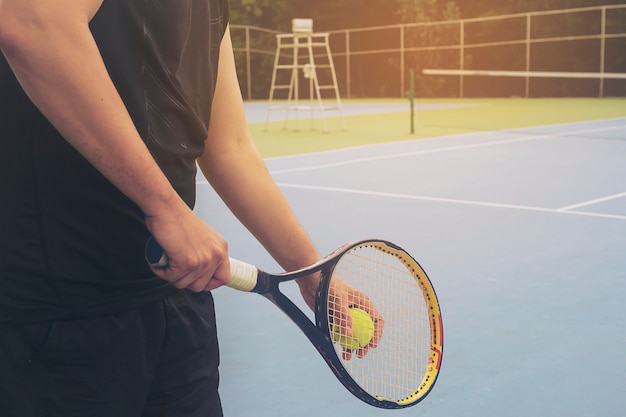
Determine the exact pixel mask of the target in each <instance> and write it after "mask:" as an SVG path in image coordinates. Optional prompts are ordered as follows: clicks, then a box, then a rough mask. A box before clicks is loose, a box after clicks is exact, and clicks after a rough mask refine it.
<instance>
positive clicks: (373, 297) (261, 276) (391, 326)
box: [146, 238, 443, 409]
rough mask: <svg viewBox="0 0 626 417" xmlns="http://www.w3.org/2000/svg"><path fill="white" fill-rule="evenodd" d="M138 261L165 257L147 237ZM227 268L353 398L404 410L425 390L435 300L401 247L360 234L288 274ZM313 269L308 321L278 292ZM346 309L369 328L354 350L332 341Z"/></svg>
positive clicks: (434, 351)
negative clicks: (279, 314) (283, 319)
mask: <svg viewBox="0 0 626 417" xmlns="http://www.w3.org/2000/svg"><path fill="white" fill-rule="evenodd" d="M146 259H147V261H148V262H149V263H150V264H151V265H152V266H154V267H157V268H165V267H167V265H168V258H167V255H166V254H165V253H164V252H163V249H162V248H161V247H160V246H159V244H158V243H157V242H156V241H155V240H154V239H152V238H151V239H150V240H149V242H148V244H147V246H146ZM230 269H231V281H230V282H229V283H228V284H227V285H228V286H229V287H232V288H235V289H238V290H241V291H247V292H255V293H258V294H261V295H262V296H264V297H266V298H268V299H269V300H270V301H271V302H272V303H274V304H275V305H276V306H277V307H278V308H280V309H281V310H282V311H283V312H284V313H285V314H287V316H289V318H291V320H293V322H295V323H296V324H297V325H298V327H299V328H300V330H302V332H303V333H304V334H305V335H306V336H307V337H308V338H309V340H310V341H311V343H313V345H314V346H315V347H316V348H317V350H318V351H319V353H320V354H321V356H322V357H323V358H324V360H325V361H326V363H327V364H328V366H329V367H330V369H331V370H332V372H333V373H334V374H335V375H336V377H337V378H338V379H339V381H341V383H342V384H343V385H344V386H345V387H346V388H347V389H348V390H349V391H350V392H351V393H352V394H354V395H355V396H356V397H357V398H359V399H360V400H362V401H364V402H366V403H368V404H370V405H372V406H375V407H379V408H386V409H397V408H405V407H410V406H412V405H415V404H417V403H418V402H420V401H421V400H423V399H424V398H425V397H426V395H428V393H429V392H430V391H431V390H432V388H433V386H434V384H435V381H436V380H437V376H438V374H439V369H440V366H441V360H442V353H443V325H442V321H441V313H440V309H439V303H438V301H437V296H436V294H435V291H434V289H433V286H432V284H431V282H430V280H429V279H428V277H427V275H426V273H425V272H424V270H423V269H422V268H421V267H420V265H419V264H418V263H417V261H415V259H413V257H411V256H410V255H409V254H408V253H407V252H405V251H404V250H403V249H402V248H400V247H398V246H396V245H395V244H393V243H390V242H387V241H383V240H375V239H367V240H361V241H357V242H351V243H348V244H346V245H344V246H342V247H340V248H339V249H337V250H336V251H334V252H333V253H331V254H330V255H328V256H326V257H325V258H323V259H321V260H320V261H319V262H317V263H315V264H313V265H311V266H309V267H306V268H303V269H300V270H297V271H294V272H286V273H280V274H269V273H267V272H264V271H262V270H260V269H258V268H256V267H255V266H253V265H250V264H247V263H245V262H242V261H239V260H236V259H232V258H231V259H230ZM314 273H319V274H320V283H319V286H318V288H317V293H316V296H315V323H313V322H312V321H311V320H310V319H309V318H308V317H307V316H306V315H305V313H304V312H302V310H300V308H298V307H297V306H296V305H295V304H294V303H293V302H292V301H291V300H290V299H289V298H287V296H285V295H284V294H283V293H282V292H281V291H280V289H279V284H281V283H283V282H286V281H291V280H294V279H296V278H300V277H304V276H307V275H311V274H314ZM349 308H359V309H360V310H362V311H365V312H366V313H367V315H369V316H370V318H371V319H372V323H373V325H374V335H373V337H372V339H371V341H370V342H369V343H368V344H367V345H365V346H360V345H359V346H358V347H357V346H354V349H350V348H346V347H345V346H346V343H345V342H344V343H343V345H342V344H340V343H338V342H337V341H335V340H334V339H338V340H339V337H340V336H341V335H345V334H347V333H346V332H349V330H347V329H346V328H345V327H348V326H350V325H351V322H352V317H354V316H352V315H351V314H346V311H348V310H349ZM347 316H350V317H351V318H349V319H348V318H347ZM349 347H350V346H349Z"/></svg>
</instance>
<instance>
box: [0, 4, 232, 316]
mask: <svg viewBox="0 0 626 417" xmlns="http://www.w3.org/2000/svg"><path fill="white" fill-rule="evenodd" d="M227 22H228V0H160V1H158V2H156V1H154V2H153V1H145V0H105V1H104V2H103V4H102V7H101V9H100V10H99V11H98V13H97V14H96V16H95V17H94V19H93V20H92V22H91V24H90V27H91V30H92V33H93V35H94V38H95V40H96V42H97V44H98V47H99V48H100V51H101V54H102V56H103V58H104V62H105V65H106V66H107V69H108V71H109V74H110V75H111V78H112V79H113V82H114V84H115V85H116V87H117V89H118V91H119V93H120V95H121V96H122V99H123V101H124V103H125V104H126V107H127V109H128V111H129V113H130V115H131V117H132V119H133V121H134V123H135V126H136V127H137V130H138V131H139V134H140V135H141V137H142V138H143V140H144V141H145V142H146V144H147V145H148V148H149V149H150V152H151V153H152V155H153V156H154V158H155V160H156V161H157V163H158V164H159V166H160V167H161V169H162V170H163V171H164V173H165V174H166V176H167V177H168V179H169V180H170V182H171V183H172V185H173V186H174V188H175V189H176V191H177V192H178V193H179V194H180V196H181V197H182V198H183V199H184V200H185V202H186V203H187V204H188V205H189V206H190V207H193V205H194V203H195V174H196V165H195V159H196V158H197V157H198V156H199V155H200V154H201V153H202V152H203V150H204V139H205V138H206V133H207V126H208V123H209V117H210V110H211V102H212V98H213V92H214V88H215V82H216V77H217V65H218V51H219V45H220V42H221V39H222V37H223V35H224V31H225V30H226V25H227ZM147 237H148V231H147V229H146V227H145V222H144V217H143V214H142V213H141V211H140V210H139V208H138V207H137V206H136V205H135V204H134V203H132V202H131V201H130V200H129V199H127V198H126V197H125V196H124V195H123V194H122V193H121V192H119V191H118V190H117V189H116V188H115V187H114V186H113V185H112V184H111V183H110V182H109V181H108V180H106V179H105V178H104V177H103V176H102V175H101V174H100V173H99V172H98V171H96V170H95V169H94V168H93V167H92V166H91V165H90V164H89V163H88V162H87V161H86V160H85V159H84V158H83V157H82V156H81V155H80V154H78V152H77V151H76V150H75V149H74V148H72V147H71V146H70V145H69V144H68V143H67V142H66V141H65V140H64V139H63V138H62V137H61V136H60V135H59V133H58V132H57V131H56V129H54V127H53V126H52V125H51V124H50V123H49V122H48V121H47V120H46V119H45V118H44V117H43V116H42V114H41V113H40V112H39V111H38V110H37V109H36V107H35V106H34V105H33V104H32V103H31V102H30V100H29V99H28V97H27V96H26V95H25V93H24V92H23V91H22V89H21V87H20V86H19V84H18V83H17V81H16V79H15V77H14V76H13V74H12V72H11V70H10V68H9V66H8V64H7V63H6V61H5V60H4V57H3V56H1V55H0V326H2V325H8V324H11V323H15V322H22V321H33V320H46V319H57V318H65V317H78V316H84V315H92V314H100V313H106V312H114V311H120V310H124V309H127V308H132V307H136V306H139V305H142V304H144V303H147V302H151V301H154V300H156V299H159V298H161V297H162V296H163V295H165V294H167V293H168V292H170V291H173V287H172V286H170V285H169V284H167V283H166V282H164V281H162V280H160V279H159V278H157V277H155V276H154V275H153V274H152V273H151V271H150V269H149V268H148V267H147V265H146V262H145V260H144V256H143V252H144V245H145V242H146V239H147Z"/></svg>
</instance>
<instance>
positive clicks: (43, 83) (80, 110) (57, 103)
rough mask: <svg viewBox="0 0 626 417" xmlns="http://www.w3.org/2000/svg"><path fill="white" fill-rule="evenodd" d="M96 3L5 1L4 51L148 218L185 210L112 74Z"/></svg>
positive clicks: (39, 100)
mask: <svg viewBox="0 0 626 417" xmlns="http://www.w3.org/2000/svg"><path fill="white" fill-rule="evenodd" d="M24 2H25V3H28V1H26V0H24ZM43 3H46V2H43ZM43 3H42V4H43ZM87 3H89V2H87ZM92 3H95V4H94V5H93V7H92V9H86V8H84V7H83V8H78V7H77V8H76V9H72V8H71V6H70V7H69V10H65V12H64V13H62V12H59V11H51V10H41V7H44V8H45V6H36V7H33V6H31V7H32V8H30V9H27V8H26V9H24V8H23V9H22V10H19V6H22V7H24V6H23V4H22V5H19V4H18V7H16V6H15V4H16V3H13V2H7V1H4V2H1V3H0V24H2V25H3V26H4V27H3V28H2V29H0V33H1V37H0V47H2V51H3V53H4V54H5V56H6V58H7V60H8V62H9V63H10V65H11V67H12V69H13V71H14V73H15V74H16V76H17V78H18V80H19V81H20V84H21V85H22V87H23V88H24V90H25V91H26V93H27V94H28V95H29V97H30V98H31V100H32V101H33V103H34V104H35V105H36V106H37V107H38V108H39V109H40V110H41V112H42V113H43V114H44V115H45V116H46V117H47V118H48V119H49V120H50V122H51V123H52V124H53V125H54V126H55V127H56V128H57V130H58V131H59V132H60V133H61V134H62V135H63V136H64V138H65V139H66V140H67V141H68V142H69V143H70V144H71V145H72V146H73V147H75V148H76V149H77V150H78V151H79V152H80V153H81V154H82V155H83V156H84V157H85V158H86V159H87V160H89V161H90V162H91V163H92V164H93V165H94V166H95V167H96V168H97V169H98V170H99V171H100V172H102V174H103V175H105V176H106V177H107V178H108V179H109V180H110V181H111V182H112V183H113V184H115V185H116V186H117V187H118V188H119V189H120V190H121V191H122V192H124V193H125V194H126V195H127V196H128V197H129V198H130V199H131V200H133V201H134V202H135V203H137V204H138V205H139V206H140V207H141V208H142V210H143V211H144V212H145V213H146V214H147V215H148V216H152V215H158V214H160V213H165V212H167V211H168V210H171V209H172V208H173V207H179V208H178V209H179V210H181V209H182V206H181V202H180V201H179V199H178V197H177V195H176V193H175V192H174V190H172V188H171V187H170V186H169V182H168V181H167V179H166V178H165V177H164V176H163V174H162V173H161V171H160V169H159V168H158V166H157V165H156V163H155V162H154V160H153V158H152V157H151V155H150V153H149V151H148V150H147V148H146V146H145V145H144V143H143V141H142V140H141V138H140V137H139V134H138V133H137V130H136V128H135V126H134V124H133V122H132V120H131V118H130V116H129V115H128V112H127V111H126V108H125V106H124V104H123V103H122V100H121V99H120V97H119V95H118V93H117V90H116V89H115V87H114V85H113V83H112V82H111V79H110V77H109V76H108V73H107V70H106V68H105V66H104V63H103V61H102V58H101V56H100V54H99V51H98V48H97V46H96V44H95V41H94V39H93V37H92V36H91V33H90V31H89V27H88V23H89V19H90V18H91V16H92V15H93V13H95V12H96V10H97V7H96V6H97V5H98V4H97V2H92ZM57 6H58V5H57Z"/></svg>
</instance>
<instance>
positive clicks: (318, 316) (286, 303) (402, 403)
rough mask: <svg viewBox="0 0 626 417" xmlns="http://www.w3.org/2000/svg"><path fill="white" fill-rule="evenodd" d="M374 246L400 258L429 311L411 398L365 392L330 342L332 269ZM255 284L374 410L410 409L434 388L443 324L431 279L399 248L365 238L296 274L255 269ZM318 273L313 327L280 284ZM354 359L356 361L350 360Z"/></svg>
mask: <svg viewBox="0 0 626 417" xmlns="http://www.w3.org/2000/svg"><path fill="white" fill-rule="evenodd" d="M368 245H371V246H375V247H377V248H378V249H379V250H383V251H386V252H388V253H390V254H392V255H394V256H396V257H398V258H399V259H401V260H402V261H403V262H404V263H405V264H406V265H407V267H410V268H411V269H412V270H413V272H414V275H416V276H417V277H418V285H419V286H420V290H421V292H422V295H423V296H424V299H425V302H426V305H427V307H428V311H429V323H430V335H431V347H430V357H429V364H428V367H427V368H428V369H427V372H426V374H425V376H424V379H423V381H422V383H421V384H420V386H419V387H418V388H417V389H416V390H415V392H413V393H412V394H411V395H410V396H408V397H407V398H405V399H402V400H394V399H386V398H378V397H374V396H372V395H371V394H370V393H368V392H367V391H365V390H364V389H363V388H361V386H360V385H359V384H358V383H357V382H356V381H355V380H354V379H353V378H352V376H351V375H350V373H349V372H348V371H347V370H346V369H345V367H344V366H343V363H342V362H341V359H340V358H339V356H338V355H337V352H336V350H335V346H334V344H333V339H332V336H331V334H330V323H329V319H328V295H329V291H330V284H331V279H332V276H333V273H334V270H335V266H336V265H337V263H338V262H339V260H340V259H341V257H342V256H343V255H344V254H346V253H347V252H349V251H350V250H351V249H353V248H355V247H358V246H368ZM257 271H258V275H257V284H256V286H255V287H254V289H252V290H251V292H255V293H257V294H260V295H262V296H264V297H265V298H267V299H268V300H270V301H271V302H272V303H273V304H274V305H276V306H277V307H278V308H279V309H280V310H282V311H283V313H285V314H286V315H287V316H288V317H289V318H290V319H291V320H292V321H293V322H294V323H295V324H296V325H297V326H298V327H299V328H300V330H301V331H302V333H304V334H305V335H306V337H307V338H308V339H309V341H310V342H311V343H312V344H313V346H315V348H316V349H317V351H318V352H319V354H320V355H321V356H322V357H323V358H324V360H325V361H326V363H327V364H328V366H329V368H330V369H331V371H332V372H333V373H334V374H335V376H336V377H337V379H339V381H340V382H341V383H342V384H343V386H344V387H345V388H346V389H347V390H348V391H350V392H351V393H352V394H353V395H354V396H356V397H357V398H359V399H360V400H361V401H364V402H365V403H367V404H370V405H372V406H374V407H378V408H384V409H398V408H405V407H410V406H413V405H415V404H417V403H419V402H420V401H421V400H423V399H424V398H425V397H426V396H427V395H428V393H429V392H430V391H431V390H432V388H433V387H434V384H435V381H436V379H437V377H438V375H439V369H440V367H441V360H442V355H443V324H442V320H441V311H440V308H439V303H438V301H437V295H436V293H435V291H434V288H433V286H432V284H431V282H430V279H429V278H428V276H427V275H426V273H425V272H424V270H423V269H422V267H421V266H420V265H419V263H418V262H417V261H416V260H415V259H414V258H413V257H412V256H411V255H409V254H408V253H407V252H406V251H404V250H403V249H402V248H401V247H399V246H397V245H395V244H393V243H391V242H388V241H385V240H380V239H364V240H359V241H354V242H350V243H347V244H345V245H343V246H341V247H340V248H339V249H337V250H335V251H334V252H332V253H331V254H329V255H328V256H326V257H324V258H323V259H321V260H320V261H318V262H317V263H315V264H313V265H310V266H308V267H306V268H302V269H300V270H297V271H292V272H285V273H280V274H269V273H267V272H265V271H262V270H260V269H258V268H257ZM317 272H319V273H320V282H319V285H318V287H317V291H316V294H315V324H314V323H313V322H312V321H311V320H310V319H309V317H308V316H307V315H306V314H305V313H304V312H303V311H302V310H301V309H300V308H299V307H298V306H297V305H296V304H295V303H294V302H293V301H291V300H290V299H289V298H288V297H287V296H286V295H284V294H283V293H282V292H281V291H280V289H279V285H280V284H282V283H283V282H286V281H292V280H295V279H298V278H302V277H305V276H308V275H312V274H314V273H317ZM352 360H355V359H352Z"/></svg>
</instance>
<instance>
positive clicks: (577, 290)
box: [197, 118, 626, 417]
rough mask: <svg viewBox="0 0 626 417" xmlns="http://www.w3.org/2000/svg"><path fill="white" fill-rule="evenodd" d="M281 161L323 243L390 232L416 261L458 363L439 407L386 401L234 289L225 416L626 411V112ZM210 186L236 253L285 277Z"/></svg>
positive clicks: (307, 222)
mask: <svg viewBox="0 0 626 417" xmlns="http://www.w3.org/2000/svg"><path fill="white" fill-rule="evenodd" d="M267 165H268V167H269V169H270V171H271V172H272V175H273V176H274V178H275V179H276V181H277V182H278V183H279V184H280V186H281V188H282V189H283V191H284V193H285V195H286V196H287V198H288V199H289V201H290V203H291V204H292V206H293V208H294V210H295V212H296V213H297V215H298V217H299V218H300V220H301V221H302V223H303V224H304V226H305V227H306V229H307V230H308V231H309V233H310V235H311V237H312V239H313V240H314V242H315V243H316V244H317V245H318V247H319V249H320V251H321V252H322V253H324V254H325V253H328V252H330V251H331V250H333V249H334V248H335V247H337V246H339V245H340V244H342V243H344V242H345V241H349V240H354V239H358V238H366V237H379V238H384V239H387V240H391V241H394V242H396V243H398V244H400V245H401V246H403V247H405V248H406V249H407V250H409V252H411V253H413V254H414V256H415V257H416V258H417V259H418V261H419V262H420V263H421V264H422V266H423V267H424V268H425V269H426V271H427V273H428V274H429V276H430V278H431V280H432V282H433V284H434V286H435V289H436V291H437V294H438V296H439V299H440V303H441V307H442V314H443V321H444V335H445V338H444V340H445V346H444V356H443V366H442V372H441V374H440V377H439V380H438V382H437V384H436V386H435V388H434V390H433V392H432V393H431V394H430V396H428V397H427V398H426V399H425V400H424V401H423V402H422V403H420V404H418V405H416V406H415V407H411V408H409V409H405V410H398V411H386V410H378V409H375V408H372V407H370V406H367V405H365V404H363V403H361V402H360V401H358V400H357V399H356V398H354V397H352V395H351V394H349V393H348V392H347V391H345V390H344V388H343V387H342V386H341V385H340V383H339V382H338V381H337V380H336V379H335V377H334V376H333V375H332V373H331V372H330V370H329V369H327V366H326V364H325V362H324V361H323V360H322V359H321V358H320V357H319V356H318V353H317V352H316V350H315V349H314V348H313V347H312V346H311V345H310V344H309V342H308V341H307V340H306V338H305V337H304V336H303V335H302V334H301V333H300V332H299V330H298V329H297V328H296V327H295V326H294V325H293V324H292V323H291V322H290V321H289V319H288V318H287V317H286V316H284V315H283V314H282V313H281V312H280V311H278V310H277V309H276V308H275V307H274V306H273V305H272V304H271V303H270V302H269V301H267V300H265V299H264V298H262V297H260V296H258V295H254V294H245V293H240V292H237V291H235V290H232V289H228V288H221V289H219V290H217V291H215V298H216V304H217V309H218V312H217V314H218V326H219V329H218V331H219V334H220V343H221V352H222V363H221V374H222V383H221V394H222V399H223V403H224V410H225V414H226V416H229V417H244V416H259V417H263V416H272V417H275V416H299V417H306V416H325V417H331V416H359V417H370V416H372V417H373V416H383V415H385V416H388V415H398V416H409V415H411V416H428V417H461V416H480V417H502V416H507V417H514V416H520V417H522V416H523V417H530V416H532V417H538V416H550V417H556V416H563V417H583V416H584V417H590V416H598V417H599V416H602V417H611V416H614V417H623V416H624V415H625V413H626V354H625V349H626V320H625V319H626V307H625V305H626V118H611V119H607V120H600V121H592V122H580V123H567V124H555V125H547V126H543V127H527V128H522V129H510V130H502V131H493V132H476V133H467V134H460V135H448V136H440V137H437V138H431V139H420V140H403V141H399V142H391V143H385V144H378V145H368V146H361V147H352V148H348V149H340V150H334V151H326V152H318V153H311V154H303V155H296V156H287V157H278V158H269V159H267ZM198 189H199V194H198V206H197V212H198V213H199V214H200V215H201V216H203V217H204V218H206V219H207V220H208V221H209V222H210V223H211V224H213V225H214V226H215V227H216V228H217V229H218V230H219V231H220V232H221V233H222V234H224V235H225V236H226V237H227V238H228V240H229V242H230V251H231V256H233V257H237V258H240V259H243V260H246V261H248V262H252V263H256V264H258V265H259V266H261V267H263V268H265V269H267V270H270V271H279V270H280V269H279V268H278V267H277V266H276V264H275V263H274V262H273V261H272V260H271V259H270V258H269V256H268V255H267V254H266V253H265V252H264V251H263V249H262V248H261V247H260V246H259V244H258V243H256V242H255V241H254V239H253V238H252V237H251V236H250V235H249V234H248V233H247V232H246V231H245V230H244V229H243V228H242V227H241V226H240V225H239V224H238V223H237V221H236V220H235V219H234V218H233V217H232V216H231V215H230V214H229V213H228V212H227V210H226V209H225V207H224V206H223V205H222V203H221V202H220V201H219V200H218V199H217V197H215V195H214V194H213V193H212V192H211V191H210V186H209V185H208V184H206V181H204V180H203V179H202V178H200V179H199V186H198ZM284 291H285V292H287V293H289V294H294V296H295V294H296V289H295V284H291V285H289V284H288V285H287V286H284Z"/></svg>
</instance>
